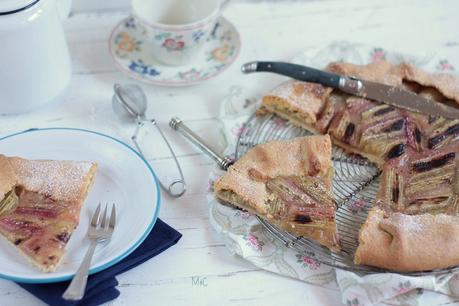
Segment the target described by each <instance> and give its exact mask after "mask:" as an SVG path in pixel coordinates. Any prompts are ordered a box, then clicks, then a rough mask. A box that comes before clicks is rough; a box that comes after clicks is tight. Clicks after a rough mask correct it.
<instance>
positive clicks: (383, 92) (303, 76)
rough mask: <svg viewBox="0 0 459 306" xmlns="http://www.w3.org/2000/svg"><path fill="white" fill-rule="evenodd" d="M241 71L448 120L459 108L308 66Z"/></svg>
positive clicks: (262, 65)
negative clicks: (269, 74)
mask: <svg viewBox="0 0 459 306" xmlns="http://www.w3.org/2000/svg"><path fill="white" fill-rule="evenodd" d="M241 71H242V72H243V73H252V72H272V73H276V74H281V75H285V76H288V77H291V78H294V79H297V80H300V81H305V82H312V83H319V84H322V85H324V86H328V87H332V88H335V89H339V90H341V91H343V92H346V93H348V94H351V95H355V96H359V97H363V98H367V99H371V100H375V101H378V102H382V103H386V104H390V105H393V106H395V107H399V108H403V109H407V110H409V111H412V112H416V113H421V114H425V115H432V116H442V117H445V118H448V119H459V109H458V108H455V107H452V106H448V105H446V104H442V103H439V102H436V101H433V100H429V99H426V98H424V97H421V96H419V95H417V94H416V93H413V92H410V91H407V90H404V89H402V88H399V87H395V86H389V85H385V84H381V83H376V82H371V81H365V80H361V79H358V78H355V77H351V76H344V75H339V74H335V73H331V72H328V71H322V70H318V69H314V68H311V67H307V66H302V65H297V64H291V63H284V62H249V63H246V64H244V65H242V67H241Z"/></svg>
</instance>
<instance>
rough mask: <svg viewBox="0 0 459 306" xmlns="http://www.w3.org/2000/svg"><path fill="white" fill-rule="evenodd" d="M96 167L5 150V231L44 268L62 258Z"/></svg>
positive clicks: (0, 187)
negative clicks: (14, 154) (29, 157)
mask: <svg viewBox="0 0 459 306" xmlns="http://www.w3.org/2000/svg"><path fill="white" fill-rule="evenodd" d="M96 168H97V165H96V164H95V163H91V162H77V161H58V160H27V159H23V158H19V157H6V156H3V155H0V234H1V235H2V236H3V237H5V238H6V239H7V240H8V241H9V242H11V243H12V245H13V246H15V248H16V249H18V250H19V251H20V252H21V253H22V254H23V255H25V257H26V258H27V259H28V260H29V261H30V262H31V263H33V264H34V265H35V266H37V267H38V268H39V269H40V270H42V271H43V272H52V271H54V270H55V269H56V268H57V266H58V265H59V263H60V262H61V260H62V258H63V256H64V254H65V247H66V245H67V243H68V241H69V239H70V237H71V235H72V233H73V231H74V229H75V228H76V227H77V225H78V222H79V217H80V210H81V206H82V204H83V202H84V200H85V198H86V195H87V192H88V190H89V187H90V185H91V182H92V180H93V177H94V174H95V172H96Z"/></svg>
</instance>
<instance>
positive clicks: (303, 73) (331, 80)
mask: <svg viewBox="0 0 459 306" xmlns="http://www.w3.org/2000/svg"><path fill="white" fill-rule="evenodd" d="M241 71H242V72H243V73H252V72H272V73H277V74H281V75H285V76H288V77H291V78H294V79H297V80H300V81H305V82H312V83H319V84H322V85H324V86H328V87H333V88H337V89H338V88H339V86H340V83H339V82H340V78H341V76H340V75H339V74H334V73H331V72H327V71H322V70H318V69H314V68H311V67H307V66H302V65H297V64H291V63H284V62H249V63H246V64H244V65H242V67H241Z"/></svg>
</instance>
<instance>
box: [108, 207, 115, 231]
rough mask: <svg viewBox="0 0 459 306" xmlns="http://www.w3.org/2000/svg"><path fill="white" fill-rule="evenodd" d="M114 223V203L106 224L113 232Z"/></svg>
mask: <svg viewBox="0 0 459 306" xmlns="http://www.w3.org/2000/svg"><path fill="white" fill-rule="evenodd" d="M115 223H116V209H115V203H113V206H112V213H111V214H110V223H109V224H108V226H109V227H110V228H111V229H112V230H113V229H114V228H115Z"/></svg>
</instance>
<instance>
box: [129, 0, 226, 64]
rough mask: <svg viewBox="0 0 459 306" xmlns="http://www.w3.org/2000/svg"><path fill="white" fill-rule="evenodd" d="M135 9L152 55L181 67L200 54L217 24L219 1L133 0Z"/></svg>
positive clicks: (161, 60)
mask: <svg viewBox="0 0 459 306" xmlns="http://www.w3.org/2000/svg"><path fill="white" fill-rule="evenodd" d="M132 11H133V15H134V17H135V19H136V22H137V23H138V24H139V25H141V26H143V28H144V30H145V31H146V33H147V36H148V40H149V43H150V46H151V52H152V54H153V56H154V57H155V58H156V59H157V60H158V61H160V62H162V63H164V64H166V65H171V66H180V65H185V64H188V63H190V62H192V61H193V59H195V58H196V56H197V55H198V54H199V53H200V51H201V48H202V46H203V45H204V43H205V41H206V38H207V36H208V35H209V34H211V32H212V30H213V29H214V27H215V23H216V21H217V18H218V16H219V12H220V0H186V1H184V0H132Z"/></svg>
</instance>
